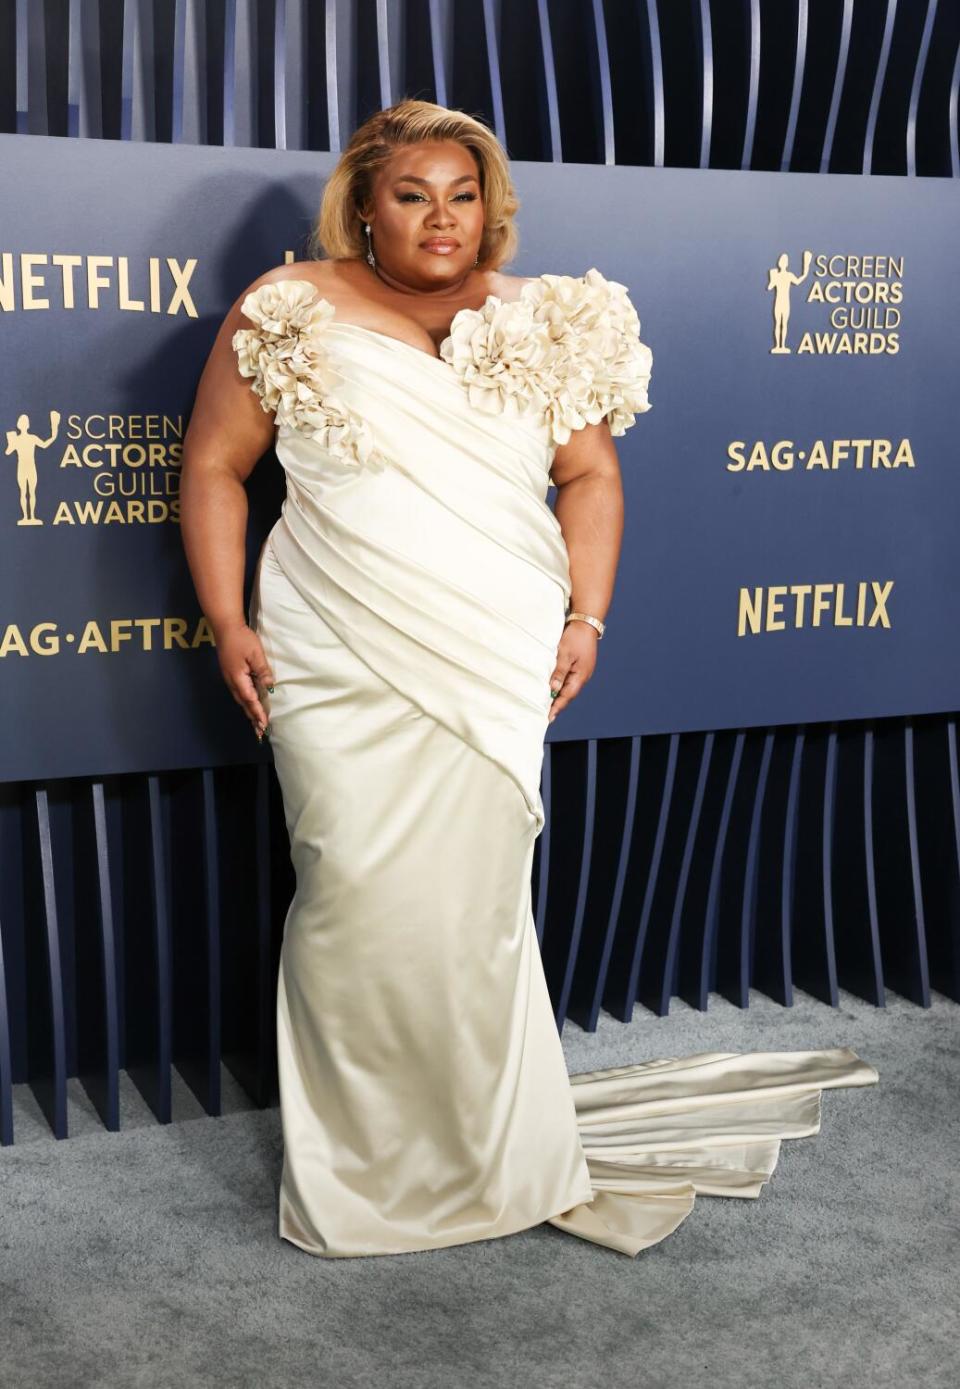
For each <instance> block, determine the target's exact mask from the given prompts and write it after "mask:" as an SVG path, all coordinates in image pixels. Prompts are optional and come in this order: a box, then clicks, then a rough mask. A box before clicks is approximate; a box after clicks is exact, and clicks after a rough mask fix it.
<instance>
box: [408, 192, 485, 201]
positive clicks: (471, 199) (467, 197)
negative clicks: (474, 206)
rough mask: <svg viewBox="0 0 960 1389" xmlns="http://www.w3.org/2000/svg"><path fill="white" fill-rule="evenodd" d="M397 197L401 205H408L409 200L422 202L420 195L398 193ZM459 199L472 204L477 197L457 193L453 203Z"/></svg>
mask: <svg viewBox="0 0 960 1389" xmlns="http://www.w3.org/2000/svg"><path fill="white" fill-rule="evenodd" d="M398 196H399V200H400V202H402V203H408V202H410V201H411V200H415V201H417V202H422V201H423V194H422V193H400V194H399V195H398ZM461 198H465V199H466V201H467V202H469V203H472V202H476V198H477V195H476V193H458V194H457V195H456V197H455V198H454V200H453V201H454V202H458V201H459V200H460V199H461Z"/></svg>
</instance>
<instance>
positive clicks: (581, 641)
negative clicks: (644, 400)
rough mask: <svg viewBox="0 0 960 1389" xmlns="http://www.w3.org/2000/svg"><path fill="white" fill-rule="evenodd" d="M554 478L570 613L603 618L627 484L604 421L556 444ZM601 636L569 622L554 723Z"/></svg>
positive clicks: (554, 680) (585, 674) (585, 676)
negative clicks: (567, 564) (566, 559)
mask: <svg viewBox="0 0 960 1389" xmlns="http://www.w3.org/2000/svg"><path fill="white" fill-rule="evenodd" d="M550 476H551V478H552V479H553V481H554V483H555V484H556V487H557V500H556V504H555V507H554V514H555V515H556V518H557V520H558V521H559V523H560V529H561V531H562V532H563V538H564V542H565V543H566V547H567V554H568V555H569V558H570V580H571V585H572V590H571V594H570V607H571V611H576V612H582V613H589V614H590V615H591V616H592V617H599V618H600V620H601V621H603V618H604V617H605V615H606V612H607V609H608V607H609V606H610V601H611V599H612V597H613V587H614V582H615V579H616V572H617V565H618V563H619V560H620V546H621V542H622V539H623V483H622V480H621V476H620V461H619V459H618V457H617V450H616V445H615V444H614V442H613V438H612V436H611V434H610V427H609V425H608V424H607V422H606V420H603V421H601V423H600V424H588V425H585V426H584V427H583V428H582V429H577V430H574V431H573V433H572V434H571V435H570V438H569V440H568V442H567V443H566V444H559V445H558V446H557V449H556V452H555V455H554V460H553V466H552V467H551V469H550ZM598 641H599V636H598V634H597V631H596V629H595V628H594V627H591V626H590V624H589V623H588V622H568V623H567V625H566V627H564V629H563V635H562V637H561V638H560V644H559V646H558V648H557V664H556V667H555V669H554V672H553V675H552V676H551V679H550V688H551V690H557V691H559V694H558V695H557V697H556V698H555V699H554V701H553V708H552V709H551V711H550V720H551V721H552V720H553V719H554V718H555V717H556V715H557V714H558V713H559V712H560V710H561V709H562V708H564V707H565V705H567V704H569V702H570V700H571V699H575V698H576V696H577V695H578V694H579V693H580V691H581V689H582V688H583V686H584V685H585V684H586V682H587V681H588V680H589V679H590V677H591V675H592V674H593V670H594V666H595V665H596V660H597V651H596V646H597V642H598Z"/></svg>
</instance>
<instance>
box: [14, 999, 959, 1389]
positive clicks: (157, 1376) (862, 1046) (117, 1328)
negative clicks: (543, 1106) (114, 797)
mask: <svg viewBox="0 0 960 1389" xmlns="http://www.w3.org/2000/svg"><path fill="white" fill-rule="evenodd" d="M563 1044H564V1050H565V1052H566V1055H567V1063H568V1066H569V1069H570V1071H571V1072H576V1071H584V1070H591V1069H593V1068H595V1067H599V1066H612V1065H621V1064H624V1063H627V1062H631V1061H641V1060H645V1059H648V1058H653V1057H660V1056H675V1055H684V1054H686V1053H689V1052H692V1051H702V1050H728V1051H746V1050H759V1049H780V1050H796V1049H805V1048H809V1047H824V1046H838V1045H848V1046H852V1047H853V1048H854V1050H855V1051H858V1052H859V1053H860V1054H861V1055H862V1056H863V1057H864V1058H865V1059H866V1060H867V1061H869V1062H870V1063H871V1064H872V1065H874V1066H876V1067H877V1069H878V1071H879V1072H880V1084H879V1086H873V1087H867V1088H864V1089H851V1090H827V1091H825V1092H824V1096H823V1124H822V1129H821V1132H820V1134H818V1135H817V1136H815V1137H811V1138H803V1139H792V1140H789V1141H785V1142H784V1144H783V1146H782V1150H781V1156H780V1163H779V1165H778V1167H777V1170H776V1172H775V1173H774V1175H773V1178H772V1180H771V1181H770V1182H769V1183H768V1185H767V1186H766V1188H765V1190H764V1192H763V1194H762V1195H761V1196H760V1198H759V1200H757V1201H743V1200H736V1199H732V1198H718V1197H710V1196H700V1197H698V1198H697V1203H696V1206H695V1209H694V1210H693V1212H692V1214H691V1215H690V1216H689V1217H688V1218H687V1220H686V1221H685V1222H684V1224H682V1225H681V1226H680V1228H679V1229H678V1230H677V1231H676V1233H675V1234H673V1235H672V1236H670V1238H669V1239H667V1240H665V1241H664V1242H663V1243H661V1244H659V1245H656V1246H654V1247H653V1248H652V1249H649V1250H646V1251H644V1252H642V1253H641V1254H639V1255H638V1256H637V1258H636V1259H633V1260H631V1259H629V1258H627V1257H625V1256H624V1255H622V1254H616V1253H614V1252H613V1251H611V1250H607V1249H604V1248H601V1247H600V1246H597V1245H592V1244H588V1243H586V1242H584V1241H582V1240H579V1239H576V1238H574V1237H573V1236H571V1235H568V1234H565V1233H564V1232H562V1231H560V1230H558V1229H556V1228H554V1227H553V1226H550V1225H541V1226H538V1227H537V1228H536V1229H534V1230H530V1231H524V1232H522V1233H520V1234H516V1235H510V1236H507V1237H506V1238H503V1239H494V1240H484V1241H479V1242H477V1243H474V1244H469V1245H463V1246H460V1247H454V1248H450V1249H443V1250H437V1251H431V1252H427V1253H415V1254H403V1255H390V1256H378V1257H375V1258H360V1259H335V1260H325V1259H319V1258H316V1257H313V1256H311V1255H309V1254H306V1253H304V1252H303V1251H301V1250H298V1249H296V1248H294V1247H293V1246H292V1245H289V1244H287V1243H286V1242H285V1241H281V1240H279V1239H278V1237H277V1235H276V1194H277V1181H278V1177H279V1163H280V1152H281V1149H280V1126H279V1113H278V1111H277V1110H271V1111H268V1112H266V1113H264V1112H260V1111H256V1110H251V1109H250V1108H249V1107H248V1106H247V1104H246V1103H245V1101H244V1098H243V1096H242V1095H241V1094H240V1093H239V1092H238V1091H237V1089H236V1087H235V1086H234V1085H233V1083H232V1082H231V1081H230V1079H229V1077H227V1076H225V1078H224V1079H225V1085H226V1087H227V1108H228V1109H229V1113H228V1114H227V1115H225V1117H223V1118H220V1119H211V1118H208V1117H206V1116H205V1115H203V1114H202V1112H201V1111H200V1109H199V1106H198V1105H197V1103H196V1101H195V1100H194V1099H193V1098H192V1096H191V1095H190V1094H189V1092H188V1091H187V1090H186V1089H185V1087H183V1085H182V1084H180V1083H179V1082H177V1090H176V1101H175V1116H176V1117H175V1122H174V1123H173V1124H171V1125H168V1126H160V1125H157V1124H156V1123H155V1122H154V1120H153V1118H152V1116H151V1115H150V1114H149V1112H148V1110H147V1108H146V1106H145V1104H144V1103H143V1101H142V1099H141V1098H140V1097H139V1095H138V1093H137V1092H136V1090H135V1089H134V1088H133V1087H132V1085H130V1084H129V1082H127V1081H126V1079H125V1084H124V1089H123V1122H124V1128H123V1131H122V1132H120V1133H117V1134H108V1133H105V1132H104V1131H103V1129H102V1128H101V1127H100V1124H99V1120H98V1119H97V1117H96V1115H95V1114H94V1112H93V1111H92V1109H91V1106H90V1104H89V1102H88V1100H87V1099H86V1097H85V1095H84V1094H83V1091H82V1090H81V1089H80V1088H79V1086H78V1085H77V1084H76V1083H75V1082H73V1081H71V1083H70V1125H71V1134H72V1136H71V1137H70V1138H69V1139H67V1140H66V1141H63V1142H57V1141H56V1140H55V1139H53V1138H52V1137H51V1136H50V1133H49V1129H48V1128H47V1126H46V1123H45V1121H44V1120H43V1118H42V1116H41V1115H40V1113H39V1111H38V1109H37V1107H36V1104H35V1102H34V1100H33V1098H32V1096H31V1095H30V1093H29V1091H28V1090H27V1089H26V1087H18V1088H17V1098H16V1116H15V1117H16V1139H17V1141H16V1144H15V1145H14V1146H13V1147H11V1148H7V1149H3V1150H0V1199H2V1212H3V1215H2V1226H0V1383H2V1384H3V1386H4V1387H5V1389H6V1386H8V1385H9V1386H17V1389H20V1386H26V1385H30V1386H31V1389H46V1387H47V1386H64V1389H67V1386H69V1389H81V1387H83V1389H86V1386H109V1389H120V1386H135V1385H136V1386H141V1385H142V1386H146V1387H148V1389H166V1386H178V1389H180V1386H186V1387H187V1389H193V1387H194V1386H199V1387H204V1386H225V1387H226V1386H229V1389H247V1386H250V1389H253V1387H254V1386H256V1387H257V1389H261V1387H262V1389H274V1386H276V1389H281V1387H282V1389H286V1386H291V1387H292V1386H297V1389H305V1387H306V1386H326V1385H330V1386H337V1387H338V1389H348V1387H352V1386H374V1385H377V1386H387V1387H388V1389H394V1386H404V1389H406V1386H410V1387H411V1389H414V1387H415V1389H435V1387H436V1389H460V1386H465V1387H466V1389H473V1386H477V1387H478V1389H479V1386H484V1387H485V1386H497V1387H498V1389H513V1386H520V1385H523V1386H528V1385H529V1386H531V1387H532V1389H552V1386H558V1387H559V1386H564V1389H571V1386H573V1387H574V1389H576V1387H578V1386H581V1385H583V1386H591V1389H593V1386H601V1389H619V1387H620V1386H630V1387H631V1389H635V1386H644V1389H660V1386H673V1385H677V1386H684V1389H689V1386H695V1385H710V1387H711V1389H725V1386H728V1385H731V1386H733V1385H736V1386H738V1389H753V1387H754V1386H756V1389H771V1386H776V1389H793V1387H794V1386H798V1389H799V1386H803V1389H817V1387H818V1386H834V1385H836V1386H840V1385H843V1386H846V1389H859V1386H871V1389H880V1387H881V1386H886V1385H890V1386H894V1385H896V1386H898V1389H900V1386H904V1385H907V1386H913V1385H922V1386H923V1389H948V1386H949V1389H954V1386H955V1385H956V1384H957V1383H960V1350H958V1346H957V1312H958V1296H957V1281H958V1274H960V1268H958V1249H960V1239H958V1234H960V1229H958V1224H960V1222H958V1204H960V1203H958V1182H957V1166H958V1158H960V1148H958V1141H957V1138H958V1127H957V1117H958V1110H960V1098H958V1083H957V1082H958V1075H960V1064H958V1062H960V1007H958V1006H957V1005H956V1004H953V1003H951V1002H949V1001H948V1000H946V999H944V998H942V997H940V996H939V995H935V996H934V1005H933V1007H932V1008H930V1009H928V1010H927V1009H921V1008H917V1007H916V1006H914V1005H913V1004H908V1003H905V1002H904V1001H902V1000H901V999H899V998H897V997H895V996H893V995H891V996H890V1001H889V1003H888V1006H887V1007H886V1009H877V1008H873V1007H872V1006H870V1005H868V1004H865V1003H862V1002H860V1001H859V1000H857V999H854V998H853V997H851V996H850V995H847V994H844V995H842V998H841V1007H840V1008H839V1009H831V1008H828V1007H826V1006H824V1005H823V1004H820V1003H817V1002H815V1001H814V1000H812V999H809V998H807V997H806V996H804V995H802V994H801V995H798V1001H797V1004H796V1006H795V1007H793V1008H789V1009H785V1008H781V1007H780V1006H779V1005H777V1004H775V1003H771V1002H770V1001H769V999H766V998H764V997H763V996H761V995H759V994H754V995H752V996H751V1005H750V1008H749V1010H747V1011H742V1010H740V1009H738V1008H735V1007H733V1006H732V1005H730V1004H729V1003H726V1002H725V1001H724V1000H723V999H721V998H717V997H715V996H714V997H711V1000H710V1009H709V1012H708V1013H707V1014H700V1013H697V1012H695V1011H694V1010H692V1009H690V1008H688V1007H686V1006H685V1005H684V1004H682V1003H678V1002H677V1001H676V1000H675V1001H674V1002H673V1004H672V1008H671V1013H670V1016H669V1017H668V1018H656V1017H654V1016H653V1015H652V1014H650V1013H648V1012H647V1011H646V1010H644V1009H642V1008H637V1009H636V1011H635V1012H634V1020H633V1023H632V1024H631V1025H630V1026H629V1027H624V1026H622V1025H621V1024H619V1023H616V1022H613V1021H612V1020H611V1019H610V1018H607V1017H604V1018H603V1019H602V1021H601V1025H600V1029H599V1031H598V1032H597V1033H595V1034H587V1033H584V1032H582V1031H581V1030H580V1029H579V1028H578V1027H576V1026H575V1025H573V1024H569V1023H568V1024H567V1025H566V1026H565V1028H564V1032H563Z"/></svg>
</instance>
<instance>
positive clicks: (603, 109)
mask: <svg viewBox="0 0 960 1389" xmlns="http://www.w3.org/2000/svg"><path fill="white" fill-rule="evenodd" d="M593 31H594V36H595V63H594V64H592V65H591V71H592V72H595V73H596V80H597V85H598V92H597V97H598V108H599V111H600V120H601V129H602V131H603V136H602V140H603V162H604V164H616V162H617V150H616V143H615V138H614V125H613V82H612V80H611V76H610V50H609V48H608V46H607V25H606V21H605V19H604V17H603V0H593Z"/></svg>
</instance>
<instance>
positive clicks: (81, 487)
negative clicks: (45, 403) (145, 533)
mask: <svg viewBox="0 0 960 1389" xmlns="http://www.w3.org/2000/svg"><path fill="white" fill-rule="evenodd" d="M61 420H62V416H61V414H60V411H59V410H51V411H50V414H49V426H48V427H47V428H46V433H45V435H41V434H39V433H37V432H36V430H34V429H33V428H31V421H30V416H29V415H27V414H22V415H19V416H18V417H17V426H16V429H8V430H7V431H6V437H7V447H6V454H7V455H8V456H10V455H12V457H13V459H14V460H15V464H16V486H17V498H18V506H17V509H16V513H15V514H16V523H17V525H18V526H42V525H45V524H50V525H53V526H109V525H125V526H129V525H157V524H159V523H162V522H178V521H179V519H180V497H179V491H180V464H181V456H182V453H183V434H184V421H183V417H182V416H179V415H178V416H173V417H171V416H169V415H121V414H112V415H98V414H94V415H79V414H74V415H68V416H67V419H66V425H65V427H64V429H63V431H62V433H61V428H60V426H61ZM55 445H57V446H58V448H56V449H55V448H54V446H55ZM48 450H49V451H50V452H48ZM38 454H44V455H46V456H45V457H44V459H43V461H42V462H41V463H40V464H39V466H38V462H37V455H38ZM41 473H42V475H43V481H42V484H41V482H40V475H41Z"/></svg>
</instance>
